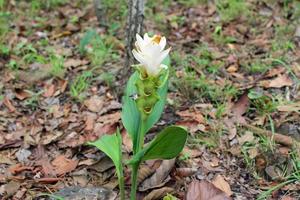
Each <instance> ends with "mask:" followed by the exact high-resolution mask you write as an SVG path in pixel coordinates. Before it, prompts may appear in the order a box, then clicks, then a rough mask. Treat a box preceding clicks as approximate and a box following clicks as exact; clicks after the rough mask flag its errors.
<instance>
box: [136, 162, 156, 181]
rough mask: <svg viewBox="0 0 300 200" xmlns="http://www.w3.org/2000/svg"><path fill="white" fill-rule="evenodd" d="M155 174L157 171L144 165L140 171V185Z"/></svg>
mask: <svg viewBox="0 0 300 200" xmlns="http://www.w3.org/2000/svg"><path fill="white" fill-rule="evenodd" d="M154 172H155V169H153V168H151V167H149V166H148V165H147V164H145V165H142V166H141V167H140V169H139V174H138V183H141V182H142V181H144V180H145V179H146V178H148V177H149V176H150V175H151V174H153V173H154Z"/></svg>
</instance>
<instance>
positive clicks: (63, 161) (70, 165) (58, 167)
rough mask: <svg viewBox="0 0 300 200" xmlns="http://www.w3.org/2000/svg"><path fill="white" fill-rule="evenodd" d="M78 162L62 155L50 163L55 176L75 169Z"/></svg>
mask: <svg viewBox="0 0 300 200" xmlns="http://www.w3.org/2000/svg"><path fill="white" fill-rule="evenodd" d="M77 164H78V161H76V160H71V159H68V158H66V157H65V156H64V155H60V156H58V157H56V158H55V159H54V160H53V161H52V165H53V166H54V167H55V173H56V174H57V175H63V174H66V173H68V172H71V171H73V170H74V169H76V167H77Z"/></svg>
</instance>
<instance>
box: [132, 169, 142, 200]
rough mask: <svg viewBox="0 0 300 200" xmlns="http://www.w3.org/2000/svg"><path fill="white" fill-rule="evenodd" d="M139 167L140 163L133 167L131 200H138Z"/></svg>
mask: <svg viewBox="0 0 300 200" xmlns="http://www.w3.org/2000/svg"><path fill="white" fill-rule="evenodd" d="M139 165H140V163H136V164H134V165H132V172H131V192H130V200H135V199H136V190H137V177H138V169H139Z"/></svg>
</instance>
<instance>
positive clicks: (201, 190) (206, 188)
mask: <svg viewBox="0 0 300 200" xmlns="http://www.w3.org/2000/svg"><path fill="white" fill-rule="evenodd" d="M186 199H188V200H230V199H231V198H229V197H228V196H227V195H226V193H225V192H223V191H222V190H220V189H218V188H216V187H215V186H214V185H213V184H212V183H210V182H208V181H205V180H202V181H196V180H195V181H192V182H191V183H190V185H189V187H188V191H187V195H186Z"/></svg>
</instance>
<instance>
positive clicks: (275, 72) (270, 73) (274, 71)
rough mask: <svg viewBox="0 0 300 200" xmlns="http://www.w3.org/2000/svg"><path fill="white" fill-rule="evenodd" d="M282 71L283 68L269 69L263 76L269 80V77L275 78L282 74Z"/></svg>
mask: <svg viewBox="0 0 300 200" xmlns="http://www.w3.org/2000/svg"><path fill="white" fill-rule="evenodd" d="M284 71H285V68H284V67H276V68H271V69H270V70H269V71H268V72H267V74H266V75H265V77H267V78H271V77H274V76H277V75H278V74H282V73H283V72H284Z"/></svg>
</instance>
